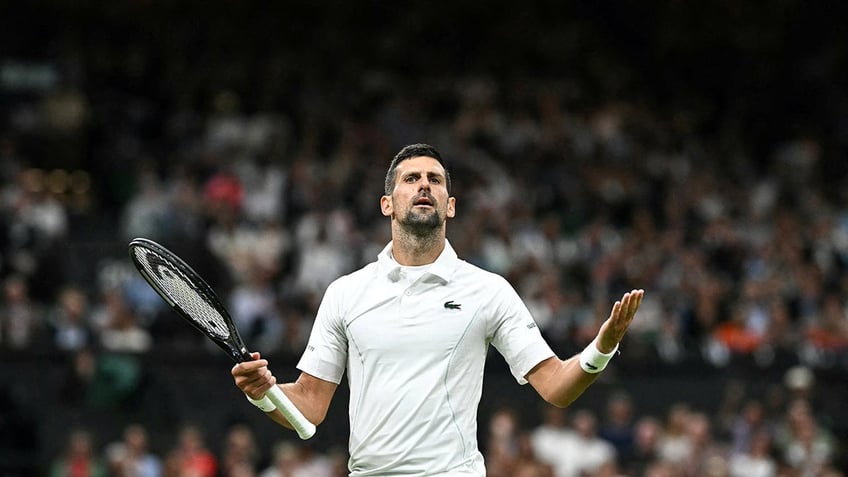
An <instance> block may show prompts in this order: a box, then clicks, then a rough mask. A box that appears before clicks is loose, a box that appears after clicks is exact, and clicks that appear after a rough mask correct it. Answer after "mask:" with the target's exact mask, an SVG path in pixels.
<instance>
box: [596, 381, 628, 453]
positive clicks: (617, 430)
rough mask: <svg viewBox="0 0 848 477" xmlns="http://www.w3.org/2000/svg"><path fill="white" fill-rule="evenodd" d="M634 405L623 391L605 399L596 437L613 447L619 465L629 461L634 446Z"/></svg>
mask: <svg viewBox="0 0 848 477" xmlns="http://www.w3.org/2000/svg"><path fill="white" fill-rule="evenodd" d="M633 418H634V404H633V401H632V399H631V398H630V396H629V395H628V394H627V393H626V392H623V391H619V392H614V393H613V394H611V395H610V397H609V398H607V406H606V415H605V420H604V422H603V423H602V425H601V427H600V429H599V430H598V436H599V437H601V438H602V439H604V440H605V441H607V442H609V443H610V444H612V445H613V447H615V452H616V456H617V458H618V462H619V463H624V462H627V461H628V460H630V457H631V455H632V453H633V444H634V435H633V434H634V429H633Z"/></svg>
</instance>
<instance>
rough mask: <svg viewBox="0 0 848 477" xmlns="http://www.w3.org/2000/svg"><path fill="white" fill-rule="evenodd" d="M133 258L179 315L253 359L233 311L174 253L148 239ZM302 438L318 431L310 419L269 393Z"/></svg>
mask: <svg viewBox="0 0 848 477" xmlns="http://www.w3.org/2000/svg"><path fill="white" fill-rule="evenodd" d="M129 254H130V259H132V262H133V265H135V267H136V268H137V269H138V271H139V273H141V276H142V277H144V279H145V280H146V281H147V283H149V284H150V286H151V287H153V289H154V290H156V293H158V294H159V296H160V297H162V299H163V300H165V302H167V303H168V304H169V305H170V306H171V308H173V309H174V311H176V312H177V314H178V315H179V316H181V317H182V318H184V319H185V320H186V321H188V322H189V323H190V324H191V325H192V326H194V327H195V328H197V329H198V330H199V331H200V332H201V333H203V334H205V335H206V336H207V337H208V338H209V339H210V340H212V341H213V342H214V343H215V344H216V345H218V346H219V347H221V349H223V350H224V351H226V352H227V354H228V355H229V356H230V357H231V358H232V359H233V360H234V361H235V362H236V363H242V362H245V361H253V357H252V356H251V355H250V353H249V352H248V351H247V347H246V346H245V344H244V341H242V339H241V336H240V335H239V332H238V329H237V328H236V326H235V324H234V323H233V319H232V317H230V314H229V312H227V309H226V308H225V307H224V305H223V304H221V301H220V300H219V299H218V296H217V295H216V294H215V292H214V291H213V290H212V288H211V287H210V286H209V285H208V284H207V283H206V281H205V280H203V278H201V277H200V275H198V274H197V273H196V272H195V271H194V270H192V268H191V267H189V266H188V264H186V263H185V262H184V261H182V260H181V259H180V258H179V257H177V256H176V255H175V254H174V253H173V252H171V251H170V250H168V249H166V248H165V247H163V246H161V245H159V244H158V243H156V242H154V241H152V240H148V239H145V238H136V239H133V240H132V241H131V242H130V244H129ZM265 395H266V396H267V397H268V399H270V400H271V402H273V403H274V405H275V406H277V409H279V410H280V412H282V413H283V416H285V418H286V419H288V421H289V423H290V424H291V425H292V427H293V428H294V430H295V431H296V432H297V435H298V436H300V438H301V439H309V438H310V437H312V436H313V434H315V425H314V424H312V423H311V422H309V421H308V420H307V419H306V417H304V415H303V413H301V412H300V411H299V410H298V409H297V407H295V405H294V403H292V402H291V400H290V399H289V398H288V396H286V395H285V394H284V393H283V391H282V390H280V388H279V387H277V386H276V385H275V386H272V387H271V389H269V390H268V392H267V393H266V394H265Z"/></svg>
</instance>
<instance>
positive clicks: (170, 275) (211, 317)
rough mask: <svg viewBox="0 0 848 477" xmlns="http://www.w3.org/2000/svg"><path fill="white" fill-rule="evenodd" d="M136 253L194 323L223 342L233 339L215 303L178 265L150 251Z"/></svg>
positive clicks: (155, 279)
mask: <svg viewBox="0 0 848 477" xmlns="http://www.w3.org/2000/svg"><path fill="white" fill-rule="evenodd" d="M133 253H134V254H135V257H136V258H137V259H138V263H140V264H141V265H142V267H143V268H144V271H145V272H146V274H147V276H148V277H150V279H151V280H153V281H154V282H155V283H156V285H157V287H158V288H159V289H160V290H161V291H162V292H164V293H165V294H166V295H168V297H170V299H171V301H173V302H174V303H175V304H176V305H178V306H179V307H180V308H182V309H183V311H185V312H186V314H187V315H188V316H189V317H190V318H191V320H192V321H193V322H194V323H196V324H197V325H198V326H200V327H201V328H203V329H204V330H206V331H207V332H209V333H211V334H213V335H215V336H218V337H220V338H222V339H227V338H228V337H229V335H230V332H229V329H228V328H227V324H226V320H225V319H224V317H223V316H222V315H221V313H220V312H219V311H218V310H216V309H215V307H214V306H213V305H212V304H211V302H210V300H209V299H208V298H207V297H206V293H204V292H203V290H200V289H198V287H197V286H195V285H194V284H193V283H192V280H191V279H190V278H189V277H188V276H186V274H185V273H183V271H182V270H180V268H179V267H178V266H176V265H175V264H174V263H173V262H172V261H170V260H168V258H167V257H163V256H162V255H160V254H158V253H156V252H155V251H153V250H150V249H146V248H143V247H136V248H135V250H134V252H133ZM151 262H153V263H151Z"/></svg>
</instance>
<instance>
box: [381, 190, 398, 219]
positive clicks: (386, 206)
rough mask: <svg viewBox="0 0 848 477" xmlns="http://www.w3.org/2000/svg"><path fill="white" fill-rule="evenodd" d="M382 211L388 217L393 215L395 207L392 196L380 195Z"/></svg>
mask: <svg viewBox="0 0 848 477" xmlns="http://www.w3.org/2000/svg"><path fill="white" fill-rule="evenodd" d="M380 212H382V213H383V215H384V216H386V217H391V216H392V214H393V213H394V212H395V208H394V206H393V205H392V196H390V195H384V196H382V197H380Z"/></svg>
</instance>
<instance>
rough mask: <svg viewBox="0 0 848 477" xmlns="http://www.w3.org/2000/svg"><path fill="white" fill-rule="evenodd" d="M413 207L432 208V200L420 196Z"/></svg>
mask: <svg viewBox="0 0 848 477" xmlns="http://www.w3.org/2000/svg"><path fill="white" fill-rule="evenodd" d="M412 205H413V206H414V207H432V206H433V200H432V199H430V198H429V197H427V196H421V197H419V198H418V199H416V200H415V202H413V203H412Z"/></svg>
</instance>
